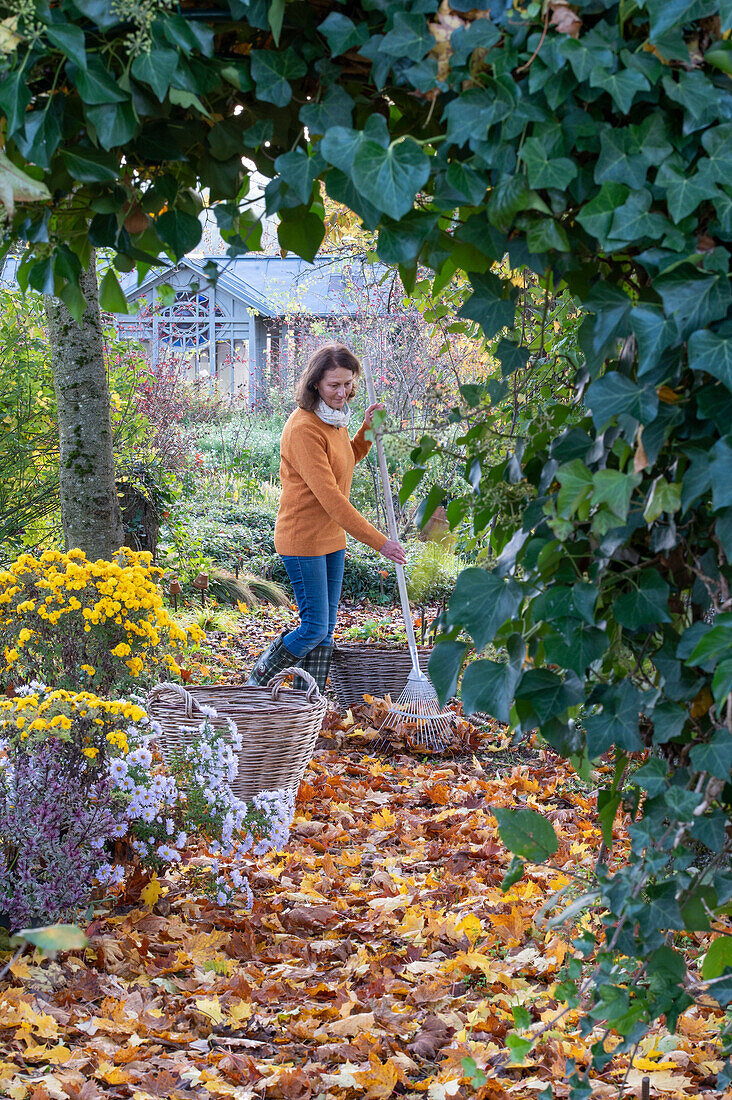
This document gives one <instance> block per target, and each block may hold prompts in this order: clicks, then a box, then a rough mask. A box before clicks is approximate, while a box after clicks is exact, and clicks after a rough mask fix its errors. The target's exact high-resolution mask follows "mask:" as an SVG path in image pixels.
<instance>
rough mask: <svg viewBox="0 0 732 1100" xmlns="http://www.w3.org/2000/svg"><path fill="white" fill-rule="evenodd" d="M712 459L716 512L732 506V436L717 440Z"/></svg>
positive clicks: (713, 499) (713, 497)
mask: <svg viewBox="0 0 732 1100" xmlns="http://www.w3.org/2000/svg"><path fill="white" fill-rule="evenodd" d="M710 459H711V460H710V463H709V473H710V475H711V479H712V504H713V505H714V510H715V512H716V511H719V509H720V508H727V507H729V505H731V504H732V435H726V436H723V437H722V439H718V440H717V442H716V443H715V444H714V446H713V447H712V450H711V454H710Z"/></svg>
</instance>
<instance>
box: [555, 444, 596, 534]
mask: <svg viewBox="0 0 732 1100" xmlns="http://www.w3.org/2000/svg"><path fill="white" fill-rule="evenodd" d="M556 478H557V481H558V482H559V484H560V486H561V488H560V490H559V492H558V493H557V513H558V515H559V516H561V518H562V519H571V518H572V516H573V515H574V514H575V512H576V511H577V509H578V508H579V507H580V505H581V504H582V502H583V501H585V500H589V498H590V494H591V492H592V486H593V479H592V473H591V472H590V470H589V469H588V468H587V466H585V464H584V462H582V460H581V459H579V458H575V459H573V460H572V461H571V462H567V463H565V464H564V465H563V466H560V467H559V469H558V470H557V472H556Z"/></svg>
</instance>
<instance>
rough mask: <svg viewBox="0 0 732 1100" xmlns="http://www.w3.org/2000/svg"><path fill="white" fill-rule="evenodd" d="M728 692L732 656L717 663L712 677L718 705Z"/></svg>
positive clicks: (719, 705)
mask: <svg viewBox="0 0 732 1100" xmlns="http://www.w3.org/2000/svg"><path fill="white" fill-rule="evenodd" d="M730 694H732V657H730V659H729V660H727V661H721V662H720V663H719V665H718V666H717V671H716V672H715V673H714V677H713V679H712V695H713V696H714V701H715V703H716V704H717V706H718V707H722V706H723V705H724V704H725V703H726V702H727V696H728V695H730ZM728 774H729V773H728Z"/></svg>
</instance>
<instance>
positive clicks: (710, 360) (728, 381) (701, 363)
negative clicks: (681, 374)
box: [689, 329, 732, 390]
mask: <svg viewBox="0 0 732 1100" xmlns="http://www.w3.org/2000/svg"><path fill="white" fill-rule="evenodd" d="M689 366H690V367H691V369H692V370H704V371H706V372H707V374H711V375H713V377H714V378H718V379H719V381H720V382H723V383H724V384H725V386H726V387H727V389H728V390H732V338H726V337H723V336H718V335H717V333H716V332H710V331H709V330H708V329H703V330H702V331H700V332H693V333H692V334H691V336H690V337H689Z"/></svg>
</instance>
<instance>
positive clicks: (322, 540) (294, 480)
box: [274, 409, 387, 557]
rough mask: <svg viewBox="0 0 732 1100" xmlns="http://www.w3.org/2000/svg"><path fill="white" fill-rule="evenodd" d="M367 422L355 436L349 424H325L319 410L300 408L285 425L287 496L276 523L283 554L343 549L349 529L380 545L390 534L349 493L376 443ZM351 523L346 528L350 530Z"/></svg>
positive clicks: (282, 476)
mask: <svg viewBox="0 0 732 1100" xmlns="http://www.w3.org/2000/svg"><path fill="white" fill-rule="evenodd" d="M364 431H365V429H364V426H363V425H361V427H360V429H359V430H358V432H357V433H356V435H355V436H354V437H353V439H350V438H349V435H348V429H347V428H335V427H333V426H332V425H330V424H325V423H323V421H322V420H321V419H320V417H318V416H316V415H315V413H314V412H309V411H308V410H306V409H295V411H294V413H293V414H292V415H291V416H290V418H289V419H288V421H287V423H286V424H285V427H284V429H283V431H282V441H281V443H280V456H281V459H282V461H281V462H280V480H281V482H282V496H281V498H280V507H279V511H278V513H277V523H276V525H275V536H274V537H275V548H276V550H277V553H278V554H297V555H299V556H301V557H315V556H316V555H320V554H331V553H333V551H334V550H343V549H345V545H346V534H345V532H346V531H348V533H349V534H350V535H353V537H354V538H355V539H358V541H359V542H363V543H365V544H366V546H372V547H373V548H374V550H380V549H381V547H382V546H383V545H384V543H385V542H386V539H387V536H386V535H382V534H381V532H380V531H377V530H376V528H375V527H372V526H371V524H370V523H369V522H368V520H365V519H364V518H363V516H362V515H361V513H360V512H358V511H357V510H356V509H355V508H354V507H353V505H352V504H351V502H350V501H349V499H348V496H349V494H350V492H351V478H352V477H353V468H354V466H355V464H356V463H357V462H359V461H360V460H361V459H362V458H364V457H365V456H366V454H368V451H369V448H370V447H371V444H370V443H369V442H368V441H367V440H366V439H365V438H364ZM344 529H345V530H344Z"/></svg>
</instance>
